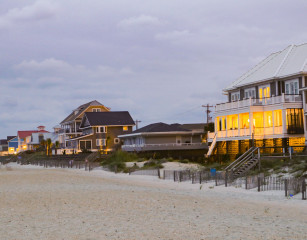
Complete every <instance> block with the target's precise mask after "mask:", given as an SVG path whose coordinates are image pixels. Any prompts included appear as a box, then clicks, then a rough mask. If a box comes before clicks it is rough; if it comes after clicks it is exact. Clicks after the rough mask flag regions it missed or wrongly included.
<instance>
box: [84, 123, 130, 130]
mask: <svg viewBox="0 0 307 240" xmlns="http://www.w3.org/2000/svg"><path fill="white" fill-rule="evenodd" d="M121 126H123V127H124V126H128V127H133V126H135V124H134V125H131V124H121V125H93V126H92V125H89V126H87V127H79V129H86V128H91V127H121Z"/></svg>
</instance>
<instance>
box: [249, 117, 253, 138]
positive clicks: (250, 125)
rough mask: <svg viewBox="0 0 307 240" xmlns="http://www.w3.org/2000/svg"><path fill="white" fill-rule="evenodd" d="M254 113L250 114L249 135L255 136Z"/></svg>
mask: <svg viewBox="0 0 307 240" xmlns="http://www.w3.org/2000/svg"><path fill="white" fill-rule="evenodd" d="M253 130H254V128H253V112H249V135H251V136H252V134H253Z"/></svg>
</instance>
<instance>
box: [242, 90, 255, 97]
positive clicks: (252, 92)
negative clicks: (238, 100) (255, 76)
mask: <svg viewBox="0 0 307 240" xmlns="http://www.w3.org/2000/svg"><path fill="white" fill-rule="evenodd" d="M244 98H256V91H255V88H248V89H245V90H244Z"/></svg>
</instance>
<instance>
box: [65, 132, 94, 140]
mask: <svg viewBox="0 0 307 240" xmlns="http://www.w3.org/2000/svg"><path fill="white" fill-rule="evenodd" d="M92 135H94V133H90V134H87V135H82V136H80V137H76V138H70V139H67V140H65V141H73V140H78V139H80V138H85V137H88V136H92Z"/></svg>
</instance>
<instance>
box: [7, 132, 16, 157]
mask: <svg viewBox="0 0 307 240" xmlns="http://www.w3.org/2000/svg"><path fill="white" fill-rule="evenodd" d="M7 143H8V153H9V154H16V153H17V148H18V137H17V136H16V137H12V138H11V139H10V140H8V141H7Z"/></svg>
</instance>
